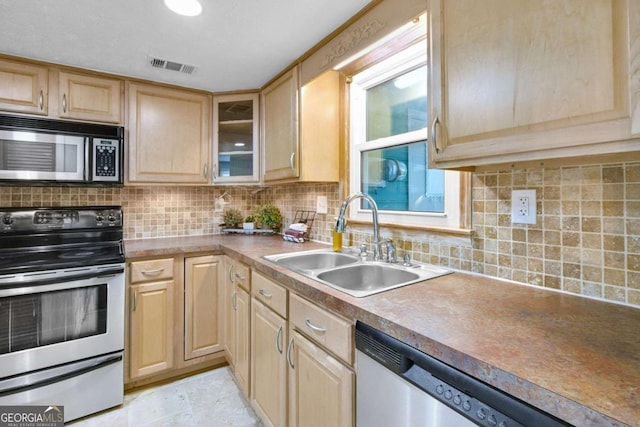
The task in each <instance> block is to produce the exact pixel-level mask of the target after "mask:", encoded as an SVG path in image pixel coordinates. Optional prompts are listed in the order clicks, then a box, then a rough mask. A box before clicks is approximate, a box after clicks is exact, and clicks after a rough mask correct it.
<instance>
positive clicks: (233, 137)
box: [211, 93, 260, 184]
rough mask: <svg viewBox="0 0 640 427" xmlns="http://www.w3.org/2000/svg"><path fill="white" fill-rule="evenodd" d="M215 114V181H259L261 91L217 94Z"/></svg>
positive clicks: (215, 182)
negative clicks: (259, 94)
mask: <svg viewBox="0 0 640 427" xmlns="http://www.w3.org/2000/svg"><path fill="white" fill-rule="evenodd" d="M213 114H214V116H213V126H214V129H213V139H214V140H213V156H214V158H213V165H214V167H213V171H212V172H213V173H212V174H211V176H212V179H213V183H214V184H232V183H233V184H235V183H257V182H259V180H260V175H259V170H258V169H259V158H260V157H259V155H258V154H259V153H258V146H259V144H258V135H259V132H258V117H259V115H258V94H257V93H255V94H251V93H250V94H234V95H218V96H214V98H213Z"/></svg>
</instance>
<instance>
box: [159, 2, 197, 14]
mask: <svg viewBox="0 0 640 427" xmlns="http://www.w3.org/2000/svg"><path fill="white" fill-rule="evenodd" d="M164 5H165V6H167V7H168V8H169V10H171V11H172V12H175V13H177V14H178V15H183V16H198V15H200V14H201V13H202V5H201V4H200V2H199V1H198V0H164Z"/></svg>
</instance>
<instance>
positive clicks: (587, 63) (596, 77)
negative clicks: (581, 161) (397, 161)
mask: <svg viewBox="0 0 640 427" xmlns="http://www.w3.org/2000/svg"><path fill="white" fill-rule="evenodd" d="M633 3H636V2H625V1H618V0H598V1H594V2H584V1H582V0H567V1H550V2H546V3H545V5H544V7H540V5H539V4H538V3H536V2H529V1H527V0H491V1H488V2H477V1H474V0H430V2H429V8H428V10H429V11H430V12H431V26H430V28H431V31H432V33H431V36H430V39H431V61H430V64H431V66H432V69H431V73H430V77H431V81H430V90H429V93H430V101H429V104H430V109H431V117H430V120H431V123H432V133H431V137H430V139H431V141H430V142H431V143H430V155H429V157H430V163H431V165H432V166H436V167H467V166H469V167H473V166H481V165H497V164H505V163H508V164H513V163H515V162H525V161H532V160H536V161H538V162H537V164H538V165H539V164H540V162H539V160H546V159H556V158H565V157H578V156H594V155H602V154H613V153H618V154H619V153H622V152H626V151H637V149H638V146H637V141H635V142H631V141H628V140H629V138H630V137H631V134H632V118H631V116H632V114H631V111H632V109H633V106H630V101H629V100H630V98H631V99H632V100H633V101H632V102H633V103H636V104H637V95H636V92H637V87H636V88H635V90H634V89H633V88H632V87H630V82H633V83H632V85H633V86H637V83H636V81H637V80H638V79H637V77H638V73H639V71H637V70H636V71H633V72H632V73H635V78H634V76H633V75H630V72H629V70H630V69H631V70H634V67H630V63H635V62H636V61H637V60H638V55H639V53H638V50H637V49H635V50H633V51H632V52H633V53H632V55H634V57H633V58H631V62H630V58H629V52H630V49H629V46H630V44H629V42H630V40H629V37H631V38H632V40H631V42H632V45H635V44H637V43H638V41H640V35H639V34H638V29H637V28H630V26H631V27H634V26H635V27H637V26H638V22H635V21H637V20H630V14H634V15H636V16H637V14H638V11H637V10H636V11H632V12H630V11H629V10H628V8H633V9H638V6H637V5H634V4H633ZM636 68H637V67H636ZM630 77H631V79H630ZM630 93H631V96H630ZM636 122H637V123H638V124H640V121H638V120H636ZM625 140H627V141H626V142H625ZM601 159H602V158H601ZM516 166H518V165H516Z"/></svg>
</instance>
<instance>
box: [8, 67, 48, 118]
mask: <svg viewBox="0 0 640 427" xmlns="http://www.w3.org/2000/svg"><path fill="white" fill-rule="evenodd" d="M48 98H49V70H48V69H47V67H44V66H40V65H34V64H27V63H21V62H15V61H9V60H6V59H0V110H4V111H13V112H17V113H29V114H40V115H45V116H46V115H47V113H48V111H49V109H48V107H49V103H48Z"/></svg>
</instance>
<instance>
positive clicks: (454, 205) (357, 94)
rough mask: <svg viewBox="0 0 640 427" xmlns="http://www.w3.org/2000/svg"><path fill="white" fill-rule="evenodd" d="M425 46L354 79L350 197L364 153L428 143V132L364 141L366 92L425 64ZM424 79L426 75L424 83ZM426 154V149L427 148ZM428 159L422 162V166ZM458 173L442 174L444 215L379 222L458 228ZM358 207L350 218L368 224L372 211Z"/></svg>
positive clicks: (390, 215)
mask: <svg viewBox="0 0 640 427" xmlns="http://www.w3.org/2000/svg"><path fill="white" fill-rule="evenodd" d="M426 52H427V49H426V42H422V43H417V44H415V45H413V46H410V47H409V48H407V49H405V50H403V51H401V52H399V53H397V54H396V55H394V56H392V57H391V58H388V59H386V60H384V61H382V62H380V63H378V64H375V65H373V66H372V67H370V68H368V69H366V70H364V71H362V72H360V73H358V74H356V75H354V76H353V79H352V82H351V86H350V90H349V98H350V104H349V105H350V116H349V117H350V119H349V121H350V137H349V159H350V161H349V170H350V180H349V182H350V190H351V193H355V192H361V191H362V190H361V188H362V185H361V184H362V183H361V179H360V177H361V168H362V164H361V158H362V152H363V151H369V150H374V149H379V148H385V147H393V146H397V145H402V144H408V143H411V142H418V141H427V143H428V139H427V137H428V130H427V128H425V129H420V130H417V131H412V132H407V133H404V134H400V135H393V136H390V137H386V138H379V139H376V140H372V141H368V142H367V141H366V129H367V118H366V91H367V89H369V88H371V87H374V86H376V85H378V84H381V83H383V82H385V81H387V80H390V79H392V78H394V77H397V76H398V75H401V74H404V73H406V72H409V71H411V70H413V69H416V68H419V67H422V66H424V65H426V64H427V55H426ZM426 79H427V76H426V75H425V83H426ZM427 152H428V147H427ZM426 162H427V159H426V158H425V164H426ZM460 175H461V174H460V172H456V171H445V172H444V191H445V193H444V200H445V205H444V212H443V213H435V212H409V211H404V212H398V211H388V210H379V211H378V216H379V221H380V222H384V223H390V224H401V225H411V226H421V227H425V228H426V227H434V228H447V229H455V228H460V224H461V209H460V200H461V199H460V197H461V194H460ZM360 206H361V203H358V204H356V203H354V204H352V206H351V207H350V209H349V218H350V219H354V220H358V221H370V220H371V209H362V208H361V207H360Z"/></svg>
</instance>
